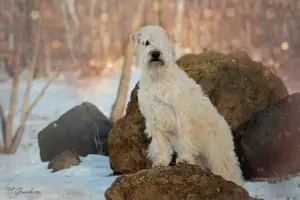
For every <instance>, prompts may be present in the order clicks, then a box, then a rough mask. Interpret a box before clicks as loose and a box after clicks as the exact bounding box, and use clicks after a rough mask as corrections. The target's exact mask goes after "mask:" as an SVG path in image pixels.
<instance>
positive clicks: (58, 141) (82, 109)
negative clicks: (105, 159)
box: [38, 102, 112, 162]
mask: <svg viewBox="0 0 300 200" xmlns="http://www.w3.org/2000/svg"><path fill="white" fill-rule="evenodd" d="M111 129H112V123H111V122H110V121H109V120H108V119H107V117H106V116H105V115H104V114H103V113H102V112H101V111H100V110H99V109H98V108H97V107H96V106H95V105H93V104H91V103H88V102H84V103H82V104H81V105H78V106H75V107H74V108H72V109H70V110H69V111H67V112H66V113H64V114H63V115H62V116H60V117H59V118H58V119H57V120H55V121H54V122H52V123H50V124H49V125H48V126H47V127H46V128H44V129H43V130H41V131H40V132H39V133H38V144H39V148H40V157H41V160H42V161H43V162H45V161H50V160H52V159H53V158H54V157H55V156H56V155H59V154H60V153H61V152H63V151H64V150H75V151H76V152H77V153H78V155H79V156H87V155H88V154H101V155H105V156H107V155H108V144H107V138H108V133H109V132H110V131H111Z"/></svg>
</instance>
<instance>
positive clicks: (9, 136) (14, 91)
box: [4, 8, 26, 151]
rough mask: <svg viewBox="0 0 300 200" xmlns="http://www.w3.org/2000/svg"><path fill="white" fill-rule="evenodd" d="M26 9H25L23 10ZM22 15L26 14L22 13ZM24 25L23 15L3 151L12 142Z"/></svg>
mask: <svg viewBox="0 0 300 200" xmlns="http://www.w3.org/2000/svg"><path fill="white" fill-rule="evenodd" d="M25 9H26V8H25ZM24 13H26V12H25V11H24ZM24 25H25V14H23V16H22V22H21V26H20V32H19V45H18V50H17V57H16V59H15V62H14V70H15V71H14V75H13V80H12V88H11V96H10V107H9V113H8V116H7V120H6V131H5V141H4V148H5V151H6V150H7V149H9V147H10V146H11V142H12V137H13V136H12V133H13V121H14V116H15V112H16V104H17V93H18V86H19V82H20V77H19V74H20V57H21V55H22V51H23V35H24Z"/></svg>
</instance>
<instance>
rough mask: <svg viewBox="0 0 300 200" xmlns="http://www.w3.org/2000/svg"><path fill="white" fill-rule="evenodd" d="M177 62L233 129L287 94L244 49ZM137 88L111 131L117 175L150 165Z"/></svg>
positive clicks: (112, 162) (110, 147)
mask: <svg viewBox="0 0 300 200" xmlns="http://www.w3.org/2000/svg"><path fill="white" fill-rule="evenodd" d="M177 62H178V64H179V66H180V67H182V68H183V69H184V70H185V71H186V72H187V74H188V75H189V76H190V77H192V78H193V79H194V80H195V81H196V82H197V83H198V84H201V85H202V87H203V90H204V91H205V93H206V94H207V95H208V96H209V98H210V99H211V100H212V102H213V104H214V105H215V106H216V107H217V109H218V111H219V112H220V114H222V115H223V116H224V117H225V119H226V120H227V122H228V123H229V125H230V126H231V128H232V129H235V128H236V127H238V126H239V125H240V124H243V123H244V122H246V121H247V120H248V119H249V118H250V117H251V116H252V115H253V114H254V113H256V112H258V111H260V110H263V109H265V108H267V107H268V106H270V105H272V104H273V103H275V102H277V101H278V100H280V99H282V98H284V97H285V96H287V95H288V91H287V89H286V87H285V86H284V84H283V83H282V81H281V79H280V78H278V77H277V76H275V75H274V74H272V72H271V71H269V70H267V69H266V67H264V66H263V65H262V64H261V63H257V62H254V61H252V60H251V59H250V58H249V57H248V56H247V55H246V54H245V53H243V52H235V53H232V54H228V55H225V54H222V53H218V52H205V53H202V54H198V55H192V54H188V55H186V56H183V57H182V58H181V59H179V60H178V61H177ZM137 89H138V84H137V85H136V87H135V88H134V89H133V91H132V93H131V99H130V102H129V103H128V107H127V110H126V115H125V116H124V117H123V118H121V119H120V120H119V121H117V122H116V124H115V126H114V127H113V129H112V131H111V133H110V134H109V139H108V141H109V142H108V143H109V144H108V145H109V157H110V164H111V168H112V169H113V171H114V173H115V174H122V173H134V172H137V171H139V170H142V169H146V168H149V167H150V166H151V163H150V162H149V161H148V160H147V158H146V148H147V147H148V144H149V141H148V140H147V138H146V136H145V134H144V130H145V125H144V119H143V117H142V115H141V113H140V111H139V107H138V98H137ZM199 120H200V119H199Z"/></svg>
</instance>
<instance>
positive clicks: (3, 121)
mask: <svg viewBox="0 0 300 200" xmlns="http://www.w3.org/2000/svg"><path fill="white" fill-rule="evenodd" d="M0 120H1V128H2V134H3V141H4V140H5V132H6V119H5V114H4V110H3V106H2V105H1V104H0ZM0 145H1V144H0ZM3 148H4V147H3ZM0 149H1V146H0Z"/></svg>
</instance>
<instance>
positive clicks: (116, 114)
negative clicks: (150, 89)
mask: <svg viewBox="0 0 300 200" xmlns="http://www.w3.org/2000/svg"><path fill="white" fill-rule="evenodd" d="M145 3H146V1H145V0H140V1H139V4H138V8H137V12H136V14H135V16H134V20H133V22H132V27H131V29H132V31H136V30H138V28H139V27H140V26H141V24H142V23H143V20H144V18H143V17H142V16H143V13H144V7H145ZM133 55H134V46H133V44H132V42H131V41H130V40H129V38H128V41H127V44H126V49H125V55H124V63H123V68H122V74H121V79H120V83H119V88H118V92H117V98H116V101H115V103H114V105H113V107H112V112H111V120H112V122H113V123H115V122H116V121H117V120H118V119H120V118H121V117H122V114H123V111H124V109H125V107H126V99H127V93H128V83H129V80H130V75H131V66H132V59H133Z"/></svg>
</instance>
